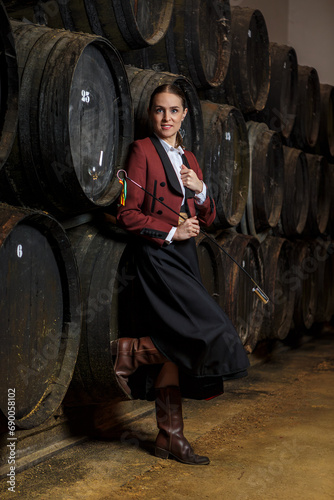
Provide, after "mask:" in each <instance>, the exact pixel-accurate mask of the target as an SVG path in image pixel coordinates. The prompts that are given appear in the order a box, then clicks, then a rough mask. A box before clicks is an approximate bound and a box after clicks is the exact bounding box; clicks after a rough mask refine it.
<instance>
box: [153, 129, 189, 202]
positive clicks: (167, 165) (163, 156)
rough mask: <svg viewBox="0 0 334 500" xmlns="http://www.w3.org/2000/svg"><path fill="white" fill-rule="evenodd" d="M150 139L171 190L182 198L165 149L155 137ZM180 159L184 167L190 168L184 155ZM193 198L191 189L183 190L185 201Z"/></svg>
mask: <svg viewBox="0 0 334 500" xmlns="http://www.w3.org/2000/svg"><path fill="white" fill-rule="evenodd" d="M150 139H151V141H152V143H153V146H154V147H155V149H156V150H157V153H158V155H159V157H160V160H161V162H162V165H163V167H164V169H165V172H166V176H167V179H168V182H169V184H170V185H171V186H172V188H173V189H175V191H176V192H177V193H179V194H180V195H181V196H182V189H181V186H180V183H179V179H178V178H177V175H176V173H175V170H174V168H173V165H172V163H171V161H170V159H169V157H168V154H167V153H166V150H165V148H164V147H163V146H162V144H161V142H160V141H159V139H158V138H157V137H156V136H155V135H153V136H152V137H150ZM182 159H183V162H184V164H185V166H186V167H188V168H190V167H189V163H188V160H187V158H186V157H185V155H182ZM194 196H195V193H194V191H191V189H188V188H185V198H186V199H188V198H193V197H194Z"/></svg>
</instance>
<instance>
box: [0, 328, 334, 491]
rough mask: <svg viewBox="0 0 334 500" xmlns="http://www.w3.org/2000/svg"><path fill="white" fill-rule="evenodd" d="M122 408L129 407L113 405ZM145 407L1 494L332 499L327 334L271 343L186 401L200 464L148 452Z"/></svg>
mask: <svg viewBox="0 0 334 500" xmlns="http://www.w3.org/2000/svg"><path fill="white" fill-rule="evenodd" d="M122 404H124V405H127V404H128V403H126V402H125V403H122ZM145 404H147V405H150V406H149V410H150V409H152V411H151V412H149V414H148V415H147V416H145V417H144V418H141V419H139V420H137V421H135V422H133V423H132V424H128V425H127V426H124V427H123V428H120V429H117V430H115V429H114V430H113V431H108V429H105V428H103V426H101V427H100V429H99V435H98V438H97V439H96V438H95V439H94V440H90V441H86V442H84V443H81V444H80V445H77V446H75V447H73V448H70V449H68V450H65V451H63V452H61V453H59V454H57V455H56V456H55V457H53V458H51V459H49V460H47V461H45V462H43V463H42V464H39V465H37V466H35V467H33V468H31V469H29V470H27V471H24V472H22V473H20V474H18V475H17V477H16V492H15V493H11V492H9V491H7V485H6V480H3V481H2V482H1V484H0V498H1V500H7V499H10V498H20V499H24V500H25V499H26V500H30V499H40V500H49V499H52V500H72V499H94V500H109V499H118V498H121V499H124V500H130V499H134V500H135V499H143V500H146V499H147V500H148V499H149V500H155V499H157V500H158V499H159V500H160V499H162V500H164V499H173V500H174V499H176V500H177V499H184V498H192V499H196V500H197V499H198V500H203V499H210V500H216V499H219V500H220V499H222V500H253V499H254V500H255V499H256V500H267V499H280V500H281V499H282V500H283V499H284V500H328V499H334V330H333V329H328V330H327V331H326V332H323V333H321V334H319V335H318V336H309V337H308V338H307V339H306V341H305V342H303V344H302V345H301V346H298V347H297V346H295V347H291V346H289V347H287V346H284V345H280V347H279V348H278V349H277V348H276V349H275V350H274V351H273V353H271V355H270V356H269V358H268V359H267V361H266V362H265V363H263V362H261V363H259V362H253V364H252V367H251V369H250V372H249V376H248V377H247V378H245V379H242V380H239V381H234V382H230V383H229V384H226V393H225V394H224V395H222V396H219V397H218V398H215V399H213V400H211V401H193V400H185V402H184V417H185V435H186V436H187V438H188V440H189V441H190V442H191V443H192V444H193V447H194V449H195V451H196V452H198V453H200V454H204V455H208V456H209V457H210V459H211V463H210V465H207V466H197V467H196V466H189V465H183V464H180V463H178V462H176V461H173V460H162V459H158V458H156V457H154V456H153V455H152V450H153V443H154V439H155V436H156V423H155V418H154V412H153V403H152V404H151V403H145Z"/></svg>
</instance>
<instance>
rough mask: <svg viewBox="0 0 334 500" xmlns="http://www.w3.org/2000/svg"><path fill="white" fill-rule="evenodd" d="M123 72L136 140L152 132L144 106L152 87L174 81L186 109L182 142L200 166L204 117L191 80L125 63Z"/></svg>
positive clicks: (145, 106)
mask: <svg viewBox="0 0 334 500" xmlns="http://www.w3.org/2000/svg"><path fill="white" fill-rule="evenodd" d="M126 71H127V75H128V79H129V83H130V89H131V96H132V101H133V107H134V115H135V117H134V120H135V139H142V138H144V137H146V136H147V135H148V134H150V133H151V132H152V131H151V130H150V126H149V122H148V115H147V108H148V104H149V100H150V97H151V94H152V92H153V90H154V89H155V88H156V87H158V85H162V84H165V83H169V84H175V85H177V86H178V87H180V88H181V90H182V91H183V92H184V94H185V97H186V103H187V108H188V111H189V112H188V113H187V116H186V117H185V119H184V121H183V123H182V128H183V129H184V131H185V136H184V139H183V142H184V145H185V147H186V148H187V149H189V150H190V151H192V152H193V153H194V154H195V156H196V158H197V160H198V162H199V164H200V166H202V158H203V142H204V130H203V116H202V109H201V102H200V100H199V97H198V95H197V92H196V89H195V87H194V86H193V84H192V83H191V81H190V80H188V79H187V78H185V77H184V76H182V75H173V74H172V73H167V72H159V71H158V72H157V71H153V70H149V69H147V70H143V69H139V68H134V67H131V66H127V67H126Z"/></svg>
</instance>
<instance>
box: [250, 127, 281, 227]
mask: <svg viewBox="0 0 334 500" xmlns="http://www.w3.org/2000/svg"><path fill="white" fill-rule="evenodd" d="M247 128H248V138H249V148H250V176H249V190H248V198H247V204H246V210H245V213H244V215H243V217H242V220H241V230H242V232H243V233H244V234H252V235H253V236H259V237H260V234H261V233H265V231H267V230H268V229H269V228H273V227H276V225H277V224H278V221H279V218H280V214H281V210H282V204H283V189H284V153H283V146H282V141H281V139H280V136H279V134H278V132H274V131H273V130H269V128H268V127H267V125H266V124H265V123H257V122H252V121H249V122H247Z"/></svg>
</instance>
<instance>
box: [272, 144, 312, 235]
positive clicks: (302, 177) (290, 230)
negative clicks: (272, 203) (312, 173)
mask: <svg viewBox="0 0 334 500" xmlns="http://www.w3.org/2000/svg"><path fill="white" fill-rule="evenodd" d="M283 152H284V193H283V204H282V211H281V217H280V220H279V223H278V231H279V232H280V233H281V234H283V235H284V236H286V237H293V236H300V235H301V234H302V232H303V230H304V228H305V224H306V219H307V214H308V209H309V173H308V165H307V159H306V155H305V153H304V152H303V151H301V150H300V149H295V148H289V147H287V146H283Z"/></svg>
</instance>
